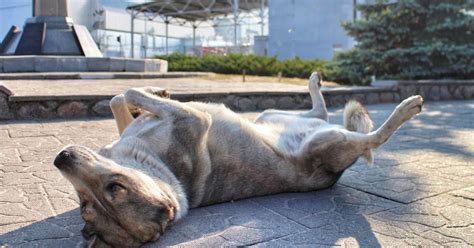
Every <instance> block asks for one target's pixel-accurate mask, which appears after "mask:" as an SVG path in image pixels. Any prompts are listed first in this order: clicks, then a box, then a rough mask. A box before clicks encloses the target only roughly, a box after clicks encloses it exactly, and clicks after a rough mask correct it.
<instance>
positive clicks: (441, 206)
mask: <svg viewBox="0 0 474 248" xmlns="http://www.w3.org/2000/svg"><path fill="white" fill-rule="evenodd" d="M75 90H76V89H75ZM394 107H395V104H386V105H374V106H369V110H370V113H371V114H372V116H373V118H374V120H375V122H376V125H380V123H381V122H382V121H383V120H384V119H385V118H386V117H387V116H388V115H389V114H390V111H391V110H392V109H393V108H394ZM331 111H332V113H333V114H331V116H330V118H331V121H332V122H334V123H341V122H342V120H341V109H332V110H331ZM245 115H246V116H247V117H252V116H255V113H247V114H245ZM116 138H117V133H116V130H115V126H114V123H113V120H110V119H106V120H103V119H102V120H101V119H87V120H80V121H53V122H3V123H2V122H0V180H1V181H0V185H1V187H0V245H1V244H9V245H11V246H12V247H33V246H38V247H74V246H80V245H83V244H84V243H83V240H82V238H81V236H80V230H81V228H82V226H83V221H82V219H81V218H80V216H79V211H78V203H77V197H76V196H75V193H74V192H73V188H72V186H71V185H70V184H69V183H68V182H67V181H66V180H65V179H63V178H62V177H61V176H60V174H59V172H58V171H57V170H56V168H55V167H54V166H53V165H52V160H53V157H54V155H55V153H56V152H57V151H58V150H59V149H60V148H61V147H63V146H64V145H66V144H71V143H74V144H80V145H85V146H88V147H91V148H98V147H99V146H101V145H103V144H106V143H107V142H110V141H112V140H114V139H116ZM473 154H474V101H456V102H436V103H430V102H429V103H427V104H426V106H425V108H424V111H423V112H422V114H420V115H419V116H417V117H416V118H415V119H414V120H412V121H410V122H409V123H407V124H406V125H405V126H403V127H402V128H401V129H400V130H399V131H398V133H397V134H396V135H395V137H393V138H392V139H391V140H390V141H389V142H388V143H387V144H385V145H384V146H383V148H381V149H378V150H376V151H375V165H374V166H373V167H368V166H366V165H364V164H363V163H357V164H356V165H354V166H353V167H352V168H351V169H350V170H348V171H346V173H344V175H343V176H342V178H341V180H340V181H339V182H338V183H337V184H336V185H335V186H334V187H333V188H331V189H327V190H323V191H318V192H311V193H295V194H280V195H273V196H267V197H260V198H252V199H248V200H242V201H236V202H231V203H225V204H219V205H214V206H210V207H205V208H198V209H194V210H192V211H191V212H190V214H189V215H188V216H187V217H186V218H185V219H184V220H183V221H181V222H179V223H178V224H177V225H175V226H174V227H172V228H171V229H169V230H168V232H167V233H166V235H165V236H164V237H163V238H162V240H161V241H160V242H159V244H160V245H180V246H204V247H218V246H237V245H257V246H262V247H288V246H306V247H316V246H317V247H325V246H343V247H356V246H360V247H379V246H385V247H405V246H418V245H421V246H423V247H437V246H450V247H472V246H474V155H473ZM154 246H156V245H150V247H154Z"/></svg>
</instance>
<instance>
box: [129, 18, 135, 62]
mask: <svg viewBox="0 0 474 248" xmlns="http://www.w3.org/2000/svg"><path fill="white" fill-rule="evenodd" d="M130 22H131V23H130V25H131V27H130V36H131V37H130V58H134V57H135V38H134V36H135V28H134V26H135V14H134V13H133V11H132V13H131V14H130Z"/></svg>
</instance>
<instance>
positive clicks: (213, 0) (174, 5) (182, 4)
mask: <svg viewBox="0 0 474 248" xmlns="http://www.w3.org/2000/svg"><path fill="white" fill-rule="evenodd" d="M266 4H267V0H153V1H151V2H146V3H142V4H136V5H131V6H129V7H128V8H127V10H129V11H132V12H139V13H146V14H148V15H152V16H157V15H159V16H163V17H166V18H180V19H183V20H186V21H190V22H196V21H206V20H209V19H212V18H214V17H217V16H222V15H227V14H234V13H235V11H239V12H240V11H251V10H254V9H259V8H262V6H266Z"/></svg>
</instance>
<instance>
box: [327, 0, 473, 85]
mask: <svg viewBox="0 0 474 248" xmlns="http://www.w3.org/2000/svg"><path fill="white" fill-rule="evenodd" d="M358 10H359V11H360V12H361V14H362V18H360V19H359V20H357V21H355V22H352V23H343V27H344V29H345V30H346V31H347V32H348V34H349V35H350V36H352V37H353V38H354V39H355V40H356V41H357V45H356V47H355V48H354V49H353V50H350V51H347V52H342V53H340V54H337V55H336V56H335V59H334V63H333V64H331V65H330V66H329V68H328V71H327V74H328V76H329V77H330V78H332V79H333V80H336V81H346V82H350V83H356V84H361V83H362V84H367V83H368V81H369V79H370V77H371V76H372V75H375V76H376V77H377V78H384V79H440V78H446V79H447V78H452V79H466V78H471V79H472V78H474V0H399V1H397V2H393V1H392V3H387V2H386V1H377V3H375V4H364V5H359V6H358Z"/></svg>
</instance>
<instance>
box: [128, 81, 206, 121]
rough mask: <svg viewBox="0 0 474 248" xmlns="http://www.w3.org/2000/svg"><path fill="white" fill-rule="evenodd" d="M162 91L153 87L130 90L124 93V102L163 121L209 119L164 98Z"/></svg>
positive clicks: (203, 114)
mask: <svg viewBox="0 0 474 248" xmlns="http://www.w3.org/2000/svg"><path fill="white" fill-rule="evenodd" d="M162 91H163V89H160V88H155V87H144V88H132V89H130V90H128V91H127V92H126V93H125V101H126V103H127V104H128V105H129V106H133V107H137V108H139V109H143V110H146V111H148V112H150V113H152V114H155V115H156V116H159V117H160V118H163V119H164V118H169V117H172V118H189V117H191V118H200V119H206V120H208V119H210V116H209V115H208V114H205V113H204V112H201V111H199V110H196V109H194V108H191V107H189V106H187V105H186V104H183V103H180V102H178V101H174V100H170V99H166V98H164V97H163V96H162V95H163V94H161V92H162ZM166 94H167V93H166Z"/></svg>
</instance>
